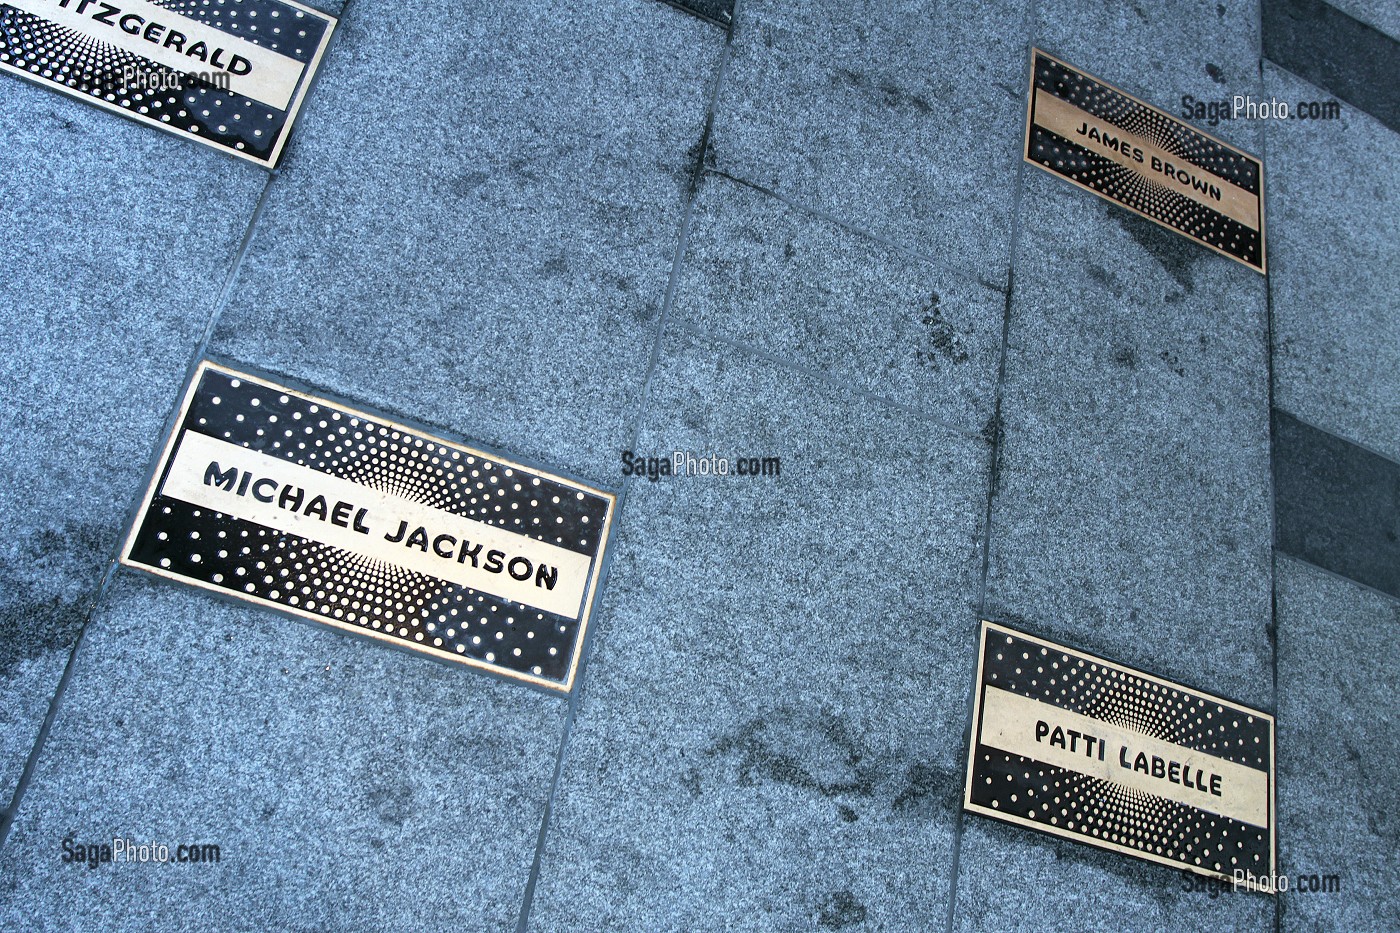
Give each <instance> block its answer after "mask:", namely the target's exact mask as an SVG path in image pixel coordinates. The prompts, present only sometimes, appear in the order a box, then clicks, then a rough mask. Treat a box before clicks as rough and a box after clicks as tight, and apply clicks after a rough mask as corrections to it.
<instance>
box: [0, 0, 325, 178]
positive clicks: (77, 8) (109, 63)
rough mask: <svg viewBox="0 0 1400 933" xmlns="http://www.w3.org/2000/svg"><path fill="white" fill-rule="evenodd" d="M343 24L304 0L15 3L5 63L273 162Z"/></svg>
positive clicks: (4, 41)
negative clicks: (333, 33) (333, 34)
mask: <svg viewBox="0 0 1400 933" xmlns="http://www.w3.org/2000/svg"><path fill="white" fill-rule="evenodd" d="M335 24H336V19H335V17H333V16H327V15H326V14H325V13H321V12H318V11H317V10H313V9H312V8H311V7H308V6H303V5H301V4H300V3H296V2H294V0H116V2H114V3H105V2H101V0H4V2H0V69H3V70H5V71H9V72H13V73H14V74H17V75H20V76H22V77H25V78H28V79H30V80H31V81H36V82H38V83H39V84H42V85H44V86H46V87H51V88H56V89H57V90H59V91H62V92H63V93H65V94H70V95H72V96H73V97H77V98H79V99H81V100H85V101H87V102H88V103H92V104H96V105H97V106H99V107H102V108H104V109H107V110H112V111H115V112H117V113H120V114H122V115H124V116H128V117H131V118H132V119H134V120H136V121H138V122H140V123H145V124H148V125H151V126H156V127H159V128H160V129H163V130H167V131H169V132H172V133H176V134H178V135H180V136H185V137H187V138H190V139H195V140H198V141H199V142H202V143H205V144H206V145H209V146H213V147H215V148H217V149H221V150H223V151H225V152H229V153H232V154H233V155H236V156H238V157H240V158H244V159H248V160H250V161H252V162H257V163H258V164H260V165H265V166H268V167H271V166H274V165H276V164H277V159H278V157H279V156H280V155H281V153H282V148H283V146H284V145H285V144H286V141H287V133H288V131H289V130H290V129H291V126H292V123H293V121H294V120H295V119H296V115H297V111H298V109H300V107H301V103H302V100H303V99H304V97H305V96H306V90H307V87H308V86H309V85H310V83H311V79H312V76H313V75H314V74H315V72H316V67H317V65H318V64H319V63H320V60H321V55H322V53H323V52H324V51H325V49H326V43H327V42H328V41H329V40H330V37H331V30H332V29H334V28H335Z"/></svg>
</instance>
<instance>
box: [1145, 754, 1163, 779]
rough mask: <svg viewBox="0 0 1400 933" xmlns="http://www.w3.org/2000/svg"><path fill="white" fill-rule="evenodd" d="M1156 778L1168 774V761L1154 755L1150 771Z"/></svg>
mask: <svg viewBox="0 0 1400 933" xmlns="http://www.w3.org/2000/svg"><path fill="white" fill-rule="evenodd" d="M1148 773H1149V774H1151V775H1152V776H1153V777H1155V778H1161V777H1166V776H1167V763H1166V762H1165V761H1163V760H1162V759H1160V758H1158V757H1157V756H1156V755H1153V756H1152V770H1151V771H1150V772H1148Z"/></svg>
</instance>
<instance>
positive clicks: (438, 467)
mask: <svg viewBox="0 0 1400 933" xmlns="http://www.w3.org/2000/svg"><path fill="white" fill-rule="evenodd" d="M615 502H616V497H615V496H614V495H613V493H611V492H608V491H605V490H600V489H596V488H594V487H592V486H589V485H587V484H584V483H581V482H578V481H576V480H573V479H569V478H566V477H564V476H561V475H559V474H557V473H553V472H548V471H545V470H542V469H539V468H538V467H534V466H530V465H526V464H523V463H520V462H518V461H516V460H514V459H511V458H507V457H502V456H500V455H499V454H494V453H489V452H486V451H482V450H479V449H477V448H475V447H471V446H467V445H465V444H461V443H458V442H456V441H453V440H448V439H444V438H441V437H438V436H435V435H433V434H430V433H427V432H426V431H423V430H421V429H418V428H414V427H409V426H406V425H403V424H400V423H398V422H396V421H395V420H394V419H392V418H389V417H387V416H385V415H382V414H375V413H372V412H366V411H363V410H360V409H358V408H352V407H350V406H347V405H344V404H342V403H340V402H336V401H332V400H329V399H325V398H322V397H319V396H317V395H312V394H309V393H307V392H303V391H298V390H297V389H294V388H291V387H288V386H285V385H281V384H279V383H278V382H275V381H273V380H270V379H266V378H263V377H260V376H254V375H249V374H248V373H244V372H238V371H235V370H233V369H229V368H227V367H224V366H219V365H216V364H214V363H210V362H208V361H206V362H204V363H202V364H201V365H200V366H199V368H198V370H197V371H196V373H195V375H194V378H193V380H192V381H191V382H190V385H189V387H188V389H187V390H186V391H185V397H184V401H183V403H182V404H181V407H180V411H179V414H178V416H177V418H176V422H175V428H174V430H173V431H172V432H171V434H170V437H169V438H168V439H167V440H166V443H165V448H164V452H163V453H162V455H161V459H160V463H159V465H158V466H157V468H156V472H155V475H154V476H153V477H152V479H151V483H150V486H149V487H148V489H147V490H146V494H145V497H144V499H143V500H142V503H141V507H140V510H139V511H138V513H137V516H136V521H135V523H134V524H133V527H132V529H131V533H130V534H129V535H128V537H127V541H126V547H125V548H124V550H123V552H122V562H123V563H125V564H128V565H130V566H133V567H138V568H140V569H142V570H147V571H150V572H151V573H155V574H159V575H161V576H163V577H168V578H171V579H174V580H179V581H180V582H183V583H188V584H191V585H193V586H198V587H203V588H204V589H208V590H213V591H215V592H217V593H221V594H224V595H227V596H232V597H235V598H238V599H242V600H247V601H248V602H251V603H256V604H258V605H263V606H270V607H273V608H276V609H280V610H281V611H283V612H289V613H292V614H294V615H298V616H302V617H304V618H308V619H313V620H315V621H317V622H321V623H325V624H327V625H331V626H334V627H336V628H340V629H345V630H348V631H351V632H356V633H358V634H361V635H367V636H369V637H371V638H375V639H378V640H380V641H384V642H388V643H391V644H394V645H397V646H399V647H404V648H409V649H411V650H413V651H418V652H422V653H424V654H427V655H430V656H433V657H436V658H440V659H443V660H448V661H454V662H459V663H462V664H466V665H468V666H471V667H478V668H482V669H485V670H489V671H493V672H495V673H497V674H501V675H503V676H506V677H511V678H515V679H517V680H523V681H527V682H529V683H532V684H536V685H538V686H542V687H549V688H552V689H555V690H561V691H567V690H569V689H571V688H572V686H573V683H574V676H575V674H576V672H577V670H578V662H579V652H580V650H581V647H582V645H583V637H584V633H585V631H586V630H587V628H588V619H589V615H590V613H591V611H592V607H593V603H594V600H595V598H596V596H597V590H598V585H599V577H600V574H601V567H602V561H603V555H604V550H605V548H606V545H607V541H608V535H609V532H610V529H611V525H612V516H613V507H614V504H615Z"/></svg>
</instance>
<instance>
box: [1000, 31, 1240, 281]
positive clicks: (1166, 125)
mask: <svg viewBox="0 0 1400 933" xmlns="http://www.w3.org/2000/svg"><path fill="white" fill-rule="evenodd" d="M1026 108H1027V111H1026V151H1025V158H1026V161H1027V162H1030V163H1031V164H1032V165H1038V166H1040V167H1041V168H1043V169H1045V170H1046V171H1047V172H1050V173H1051V174H1053V175H1058V176H1060V177H1061V178H1064V179H1066V180H1068V181H1070V182H1071V183H1073V184H1076V185H1078V186H1079V187H1081V188H1085V189H1087V190H1089V191H1092V192H1094V193H1095V194H1097V195H1099V196H1100V197H1102V198H1106V199H1107V200H1109V201H1112V202H1114V203H1115V204H1119V205H1121V206H1123V207H1126V208H1127V209H1128V210H1130V211H1132V212H1133V213H1135V214H1139V215H1141V216H1143V217H1146V218H1147V219H1149V220H1151V221H1154V222H1156V223H1158V224H1161V225H1162V226H1163V227H1166V228H1168V229H1170V230H1175V231H1176V232H1177V233H1180V234H1182V235H1183V236H1186V237H1188V238H1190V239H1192V240H1195V241H1196V242H1198V243H1202V244H1204V245H1206V246H1207V247H1209V248H1210V249H1213V250H1215V251H1216V252H1217V253H1221V254H1223V255H1225V256H1229V257H1230V258H1231V259H1234V260H1236V261H1238V262H1242V263H1244V264H1245V265H1247V266H1249V267H1250V268H1252V269H1255V270H1257V271H1259V272H1261V273H1263V272H1267V266H1266V263H1265V257H1264V165H1263V163H1261V162H1260V161H1259V160H1258V159H1256V158H1255V157H1254V156H1252V155H1249V154H1248V153H1245V152H1242V151H1240V150H1239V149H1236V148H1234V147H1233V146H1230V145H1228V144H1227V143H1224V142H1222V141H1221V140H1219V139H1216V138H1215V137H1214V136H1210V135H1208V134H1206V133H1202V132H1201V131H1200V130H1198V129H1195V128H1194V127H1192V126H1190V125H1188V124H1186V123H1183V122H1181V121H1180V120H1178V119H1177V118H1176V117H1173V116H1171V115H1170V114H1168V113H1167V112H1166V111H1164V110H1158V109H1157V108H1156V107H1153V106H1151V105H1150V104H1146V103H1143V102H1142V101H1140V100H1138V99H1137V98H1136V97H1133V96H1132V95H1130V94H1125V93H1123V92H1122V91H1120V90H1118V89H1117V88H1115V87H1112V86H1111V85H1108V84H1105V83H1104V82H1102V81H1100V80H1098V79H1097V78H1095V77H1093V76H1092V75H1089V74H1086V73H1085V72H1082V71H1080V70H1078V69H1077V68H1074V67H1073V66H1071V65H1067V64H1065V63H1064V62H1062V61H1060V60H1059V59H1057V58H1054V57H1053V56H1050V55H1047V54H1046V53H1044V52H1042V51H1040V50H1039V49H1033V50H1032V51H1031V83H1030V97H1029V100H1028V101H1027V103H1026Z"/></svg>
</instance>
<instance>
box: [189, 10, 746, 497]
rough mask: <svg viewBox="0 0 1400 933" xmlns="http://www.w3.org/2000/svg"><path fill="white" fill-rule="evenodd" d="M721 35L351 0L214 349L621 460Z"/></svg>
mask: <svg viewBox="0 0 1400 933" xmlns="http://www.w3.org/2000/svg"><path fill="white" fill-rule="evenodd" d="M426 37H432V41H431V42H426V41H425V38H426ZM723 39H724V36H723V33H722V32H720V31H719V30H717V29H715V28H714V27H713V26H710V25H708V24H706V23H704V22H702V21H700V20H697V19H696V18H694V17H692V16H689V15H688V14H686V13H684V12H682V11H680V10H677V9H675V8H673V7H670V6H666V5H664V4H660V3H639V2H635V0H612V2H608V3H605V4H603V5H602V6H601V7H600V6H599V5H597V4H551V5H548V6H546V5H540V4H529V3H512V4H506V5H503V6H499V7H493V8H484V9H480V10H477V11H474V12H473V13H471V15H463V14H462V12H461V11H460V10H459V9H458V8H457V7H455V6H450V5H429V6H425V7H419V8H417V9H416V10H415V12H414V14H413V15H412V16H405V15H402V13H401V12H400V7H399V5H398V4H396V3H392V2H383V0H354V2H353V3H352V5H351V6H350V9H349V12H348V14H347V15H346V16H345V18H344V19H343V20H342V22H341V34H340V36H339V38H338V40H337V43H338V45H337V49H336V54H335V55H334V56H332V57H331V58H330V59H329V60H328V61H327V62H326V63H325V66H324V68H323V71H322V79H321V85H320V87H319V88H318V89H317V93H316V94H315V96H314V97H313V99H312V100H311V101H310V102H309V103H308V104H307V110H306V115H305V119H304V120H303V125H302V127H301V129H300V131H299V135H298V138H297V139H296V140H295V142H294V144H293V148H292V149H291V150H289V153H288V155H287V158H286V160H285V161H284V171H283V174H282V176H281V177H279V178H278V179H277V180H276V181H275V182H274V183H273V186H272V191H271V193H270V194H269V198H268V203H267V207H266V210H265V212H264V214H263V216H262V218H261V221H260V223H259V227H258V231H257V233H256V235H255V237H254V239H253V241H252V243H251V245H250V247H249V252H248V256H247V259H246V261H245V264H244V266H243V269H242V274H241V275H240V277H239V280H238V284H237V287H236V289H235V290H234V292H233V294H232V296H231V298H230V303H229V307H228V309H227V311H226V312H225V313H224V315H223V316H222V318H221V319H220V322H219V327H218V330H217V332H216V334H215V337H214V340H213V343H212V346H211V352H213V353H215V354H218V355H222V356H224V357H228V358H232V359H235V360H246V361H249V362H253V363H256V364H258V365H261V366H264V367H266V368H268V369H270V370H273V371H275V372H280V373H283V374H285V375H288V376H291V377H294V378H297V379H302V380H305V381H306V382H308V383H310V384H312V385H317V386H324V387H327V388H331V389H333V390H335V391H338V392H341V393H343V394H345V395H347V396H350V397H352V398H355V399H359V400H362V401H364V402H367V403H369V404H372V405H374V406H377V407H380V408H383V409H386V410H388V411H390V412H395V413H398V412H402V413H404V414H407V415H410V416H411V417H413V418H415V419H419V420H421V421H424V422H427V423H429V424H435V425H440V426H443V427H446V428H448V429H450V430H453V431H458V432H460V433H461V434H463V435H465V436H466V437H469V438H472V439H473V440H476V441H478V442H479V443H482V444H485V445H487V446H491V447H496V448H499V449H502V450H505V451H509V452H510V453H513V454H515V455H518V456H523V457H527V458H532V459H535V460H538V461H541V462H545V463H549V464H552V465H555V466H557V467H563V468H568V469H573V470H575V471H577V472H580V473H584V474H586V475H588V476H590V477H591V478H593V479H595V480H598V481H604V480H612V479H614V478H615V476H616V466H615V464H614V463H613V459H614V456H615V453H614V452H615V451H616V450H617V449H618V448H619V447H621V446H622V445H623V443H624V438H625V435H626V434H627V432H628V429H629V427H630V423H631V417H632V415H633V413H634V411H635V407H636V404H637V401H638V393H639V390H640V386H641V383H642V381H643V379H644V377H645V374H646V367H647V363H648V361H649V358H650V351H651V343H652V336H653V333H654V329H655V323H656V320H657V318H658V316H659V313H660V308H661V302H662V297H663V295H664V293H665V289H666V281H667V277H668V275H669V273H670V268H671V254H672V251H673V250H674V246H675V242H676V236H677V232H678V230H679V227H680V218H681V210H682V204H683V196H684V193H685V190H686V187H687V185H688V183H689V180H690V173H691V171H692V169H693V166H694V163H695V158H696V156H695V154H694V153H693V152H691V151H690V150H692V148H693V147H694V146H695V145H696V144H697V143H698V141H699V138H700V134H701V129H702V126H703V122H704V115H705V108H706V105H707V103H708V92H709V87H710V82H711V81H712V80H713V77H714V72H715V70H716V67H717V65H718V61H719V54H720V50H721V47H722V43H723Z"/></svg>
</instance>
